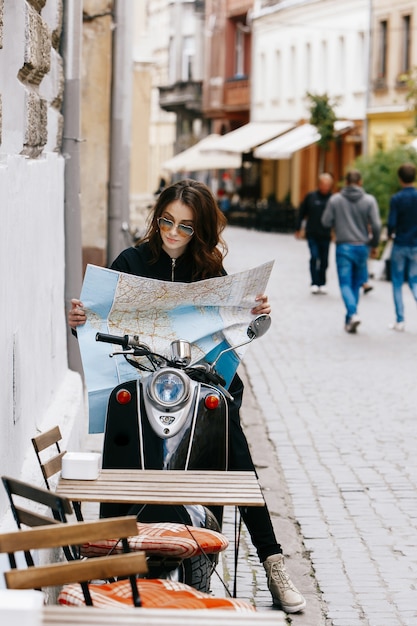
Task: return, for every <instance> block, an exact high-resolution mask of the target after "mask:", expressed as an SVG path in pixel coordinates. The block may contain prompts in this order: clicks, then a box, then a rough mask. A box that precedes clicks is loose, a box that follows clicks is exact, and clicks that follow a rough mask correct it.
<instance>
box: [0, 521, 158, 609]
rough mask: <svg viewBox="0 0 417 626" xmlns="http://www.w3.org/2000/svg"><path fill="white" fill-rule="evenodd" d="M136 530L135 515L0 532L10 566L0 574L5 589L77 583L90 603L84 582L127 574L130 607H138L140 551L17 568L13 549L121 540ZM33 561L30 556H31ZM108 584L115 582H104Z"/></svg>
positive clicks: (0, 543) (142, 564) (143, 560)
mask: <svg viewBox="0 0 417 626" xmlns="http://www.w3.org/2000/svg"><path fill="white" fill-rule="evenodd" d="M135 532H136V518H135V517H132V516H131V517H125V518H123V519H121V518H110V519H107V520H100V521H98V522H77V523H76V524H66V523H64V524H61V523H57V524H56V525H53V526H48V527H38V528H33V529H31V530H26V531H17V532H11V533H4V534H0V552H3V553H7V554H8V555H9V561H10V565H11V567H12V568H13V569H11V570H10V571H8V572H5V573H4V578H5V582H6V586H7V588H8V589H40V588H42V587H53V586H60V585H64V584H66V583H73V582H80V584H81V586H82V592H83V596H84V601H85V604H86V605H89V606H92V604H93V602H92V599H91V595H90V591H89V584H88V581H90V580H94V579H104V580H106V579H110V578H114V577H117V576H129V577H130V578H129V583H130V586H131V592H132V593H131V597H132V602H133V605H134V606H140V599H139V594H138V591H137V586H136V575H137V574H144V573H146V572H147V565H146V557H145V554H144V553H143V552H131V553H128V554H118V555H113V556H109V557H104V558H103V557H100V558H95V559H85V560H73V561H71V562H64V561H61V562H59V563H53V564H51V565H42V566H35V565H32V566H30V567H27V568H26V569H17V567H16V556H15V554H16V552H20V551H23V552H25V553H27V552H30V551H31V550H34V549H37V550H39V549H46V548H57V547H62V548H64V547H68V546H71V545H81V544H82V543H84V542H85V541H88V540H93V541H96V540H100V539H106V538H107V537H111V536H117V535H120V536H121V537H122V539H123V541H124V542H125V546H126V550H127V551H128V547H127V537H129V536H130V535H132V534H134V533H135ZM32 563H33V557H32ZM108 584H109V585H110V586H111V585H112V584H116V583H108Z"/></svg>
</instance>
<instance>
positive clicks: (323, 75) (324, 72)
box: [320, 41, 329, 92]
mask: <svg viewBox="0 0 417 626" xmlns="http://www.w3.org/2000/svg"><path fill="white" fill-rule="evenodd" d="M328 66H329V63H328V55H327V41H322V42H321V63H320V84H321V89H322V91H323V92H325V91H327V81H328V75H329V72H328Z"/></svg>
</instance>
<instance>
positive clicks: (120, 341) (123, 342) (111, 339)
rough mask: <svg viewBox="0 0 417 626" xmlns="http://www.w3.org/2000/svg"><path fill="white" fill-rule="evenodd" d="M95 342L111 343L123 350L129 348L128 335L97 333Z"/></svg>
mask: <svg viewBox="0 0 417 626" xmlns="http://www.w3.org/2000/svg"><path fill="white" fill-rule="evenodd" d="M96 341H102V342H103V343H113V344H117V345H118V346H122V348H124V349H125V350H126V349H127V348H128V347H129V335H122V336H120V335H107V334H106V333H97V334H96Z"/></svg>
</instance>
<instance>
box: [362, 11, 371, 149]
mask: <svg viewBox="0 0 417 626" xmlns="http://www.w3.org/2000/svg"><path fill="white" fill-rule="evenodd" d="M368 16H369V17H368V20H369V26H368V55H367V64H366V95H365V120H364V125H363V144H362V154H363V155H364V156H366V155H367V154H368V151H369V150H368V141H369V122H368V110H369V105H370V102H371V89H372V45H373V37H372V33H373V23H372V21H373V19H374V16H373V6H372V0H369V7H368Z"/></svg>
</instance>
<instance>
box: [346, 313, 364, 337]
mask: <svg viewBox="0 0 417 626" xmlns="http://www.w3.org/2000/svg"><path fill="white" fill-rule="evenodd" d="M360 323H361V320H360V317H359V315H356V313H355V314H354V315H352V317H351V318H350V320H349V321H348V322H347V323H346V325H345V330H346V332H347V333H356V329H357V327H358V326H359V324H360Z"/></svg>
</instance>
